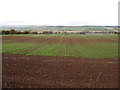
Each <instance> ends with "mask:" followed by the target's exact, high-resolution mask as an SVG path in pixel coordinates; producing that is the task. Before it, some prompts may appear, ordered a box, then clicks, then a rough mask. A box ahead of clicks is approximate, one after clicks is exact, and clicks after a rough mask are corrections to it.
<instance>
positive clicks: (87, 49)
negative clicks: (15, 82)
mask: <svg viewBox="0 0 120 90" xmlns="http://www.w3.org/2000/svg"><path fill="white" fill-rule="evenodd" d="M2 37H3V42H2V50H1V52H2V53H10V54H23V55H42V56H67V57H79V58H117V57H118V36H117V35H4V36H2Z"/></svg>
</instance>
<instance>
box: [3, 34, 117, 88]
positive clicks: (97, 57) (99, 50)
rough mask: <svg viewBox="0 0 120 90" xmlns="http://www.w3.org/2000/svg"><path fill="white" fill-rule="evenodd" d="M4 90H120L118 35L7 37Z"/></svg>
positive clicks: (4, 45) (4, 60)
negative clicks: (62, 89)
mask: <svg viewBox="0 0 120 90" xmlns="http://www.w3.org/2000/svg"><path fill="white" fill-rule="evenodd" d="M1 53H2V55H3V61H2V62H3V87H4V88H116V87H118V69H117V67H118V66H117V65H118V64H117V57H118V36H117V35H4V36H2V50H1Z"/></svg>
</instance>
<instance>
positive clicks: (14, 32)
mask: <svg viewBox="0 0 120 90" xmlns="http://www.w3.org/2000/svg"><path fill="white" fill-rule="evenodd" d="M1 34H29V31H23V32H21V31H16V30H15V29H11V30H7V31H6V30H2V32H1Z"/></svg>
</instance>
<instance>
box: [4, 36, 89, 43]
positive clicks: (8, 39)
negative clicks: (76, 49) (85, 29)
mask: <svg viewBox="0 0 120 90" xmlns="http://www.w3.org/2000/svg"><path fill="white" fill-rule="evenodd" d="M2 40H3V42H10V43H16V42H30V43H31V42H35V43H66V44H72V43H85V44H86V43H91V40H87V39H85V38H84V37H81V38H75V37H69V36H68V37H61V36H60V37H30V36H29V37H28V36H12V37H11V36H3V38H2ZM61 41H62V42H61Z"/></svg>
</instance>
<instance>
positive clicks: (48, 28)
mask: <svg viewBox="0 0 120 90" xmlns="http://www.w3.org/2000/svg"><path fill="white" fill-rule="evenodd" d="M10 29H15V30H17V31H26V30H27V31H42V30H46V31H108V30H109V31H115V30H120V28H118V26H35V25H11V26H10V25H7V26H2V28H1V29H0V30H10Z"/></svg>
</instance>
